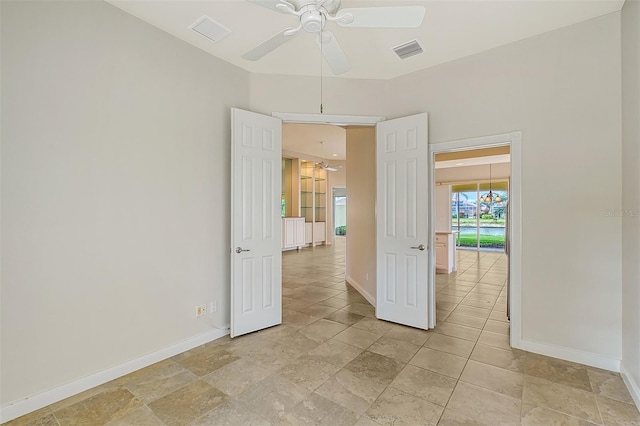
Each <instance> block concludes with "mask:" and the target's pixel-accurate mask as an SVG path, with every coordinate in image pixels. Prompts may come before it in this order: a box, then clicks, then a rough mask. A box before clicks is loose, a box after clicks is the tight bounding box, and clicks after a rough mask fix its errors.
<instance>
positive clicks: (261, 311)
mask: <svg viewBox="0 0 640 426" xmlns="http://www.w3.org/2000/svg"><path fill="white" fill-rule="evenodd" d="M231 145H232V146H231V337H235V336H240V335H242V334H246V333H250V332H252V331H256V330H260V329H263V328H267V327H271V326H273V325H277V324H280V323H281V322H282V272H281V268H282V248H281V244H282V218H281V205H280V198H281V188H282V175H281V174H282V122H281V120H280V119H278V118H273V117H269V116H265V115H261V114H256V113H253V112H249V111H243V110H240V109H236V108H232V109H231Z"/></svg>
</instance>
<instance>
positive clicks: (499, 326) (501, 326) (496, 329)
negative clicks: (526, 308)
mask: <svg viewBox="0 0 640 426" xmlns="http://www.w3.org/2000/svg"><path fill="white" fill-rule="evenodd" d="M484 329H485V330H486V331H490V332H492V333H498V334H505V335H507V336H508V335H509V323H508V322H504V321H496V320H492V319H491V318H489V319H488V320H487V323H486V324H485V325H484Z"/></svg>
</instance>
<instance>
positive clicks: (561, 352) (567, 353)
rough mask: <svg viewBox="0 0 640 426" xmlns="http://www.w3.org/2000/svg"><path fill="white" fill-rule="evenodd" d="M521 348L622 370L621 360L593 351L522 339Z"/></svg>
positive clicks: (585, 363) (595, 365)
mask: <svg viewBox="0 0 640 426" xmlns="http://www.w3.org/2000/svg"><path fill="white" fill-rule="evenodd" d="M520 349H523V350H525V351H529V352H533V353H537V354H541V355H546V356H550V357H553V358H559V359H564V360H566V361H572V362H577V363H578V364H584V365H589V366H591V367H597V368H602V369H603V370H609V371H615V372H618V371H620V360H619V359H614V358H607V357H604V356H602V355H597V354H594V353H591V352H583V351H578V350H575V349H570V348H564V347H561V346H555V345H549V344H547V343H540V342H535V341H531V340H521V341H520Z"/></svg>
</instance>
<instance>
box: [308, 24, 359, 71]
mask: <svg viewBox="0 0 640 426" xmlns="http://www.w3.org/2000/svg"><path fill="white" fill-rule="evenodd" d="M321 37H322V41H320V38H321ZM316 43H317V44H318V47H320V48H321V49H322V56H324V60H325V61H327V64H329V67H330V68H331V71H333V73H334V74H335V75H338V74H342V73H345V72H347V71H349V70H350V69H351V64H350V63H349V61H348V60H347V57H346V56H345V54H344V52H343V51H342V47H340V43H338V40H336V37H335V36H334V35H333V33H332V32H331V31H323V32H322V33H321V34H318V36H317V37H316Z"/></svg>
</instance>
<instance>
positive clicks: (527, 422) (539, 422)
mask: <svg viewBox="0 0 640 426" xmlns="http://www.w3.org/2000/svg"><path fill="white" fill-rule="evenodd" d="M520 422H521V424H522V426H593V425H594V424H593V423H589V422H588V421H586V420H582V419H579V418H577V417H571V416H567V415H566V414H562V413H560V412H558V411H554V410H550V409H548V408H544V407H537V406H535V405H531V404H522V412H521V419H520Z"/></svg>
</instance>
